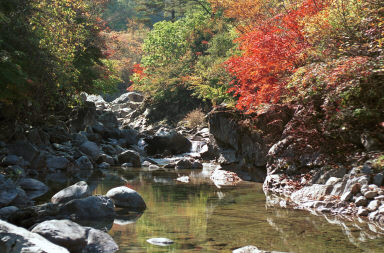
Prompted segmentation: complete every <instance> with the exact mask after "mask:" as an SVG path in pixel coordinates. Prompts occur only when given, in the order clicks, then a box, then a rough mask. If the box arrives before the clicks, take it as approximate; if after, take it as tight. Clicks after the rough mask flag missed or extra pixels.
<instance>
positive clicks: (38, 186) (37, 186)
mask: <svg viewBox="0 0 384 253" xmlns="http://www.w3.org/2000/svg"><path fill="white" fill-rule="evenodd" d="M19 185H20V187H21V188H23V190H25V191H48V186H46V185H45V184H44V183H43V182H41V181H39V180H37V179H33V178H23V179H21V180H20V181H19Z"/></svg>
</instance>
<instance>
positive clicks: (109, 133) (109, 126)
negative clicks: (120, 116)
mask: <svg viewBox="0 0 384 253" xmlns="http://www.w3.org/2000/svg"><path fill="white" fill-rule="evenodd" d="M98 120H99V121H100V122H101V123H103V125H104V127H105V132H104V135H103V136H104V137H108V138H118V137H119V136H120V131H119V130H118V126H119V122H118V121H117V118H116V115H115V114H114V113H113V112H111V111H106V112H103V113H102V114H101V115H99V116H98Z"/></svg>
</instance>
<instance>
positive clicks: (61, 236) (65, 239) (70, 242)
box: [32, 220, 118, 253]
mask: <svg viewBox="0 0 384 253" xmlns="http://www.w3.org/2000/svg"><path fill="white" fill-rule="evenodd" d="M32 232H34V233H38V234H40V235H42V236H44V237H45V238H47V239H48V240H49V241H51V242H53V243H55V244H57V245H60V246H63V247H65V248H67V249H69V250H70V251H71V252H74V253H77V252H78V253H91V252H115V251H117V250H118V246H117V245H116V243H115V242H114V241H113V239H112V238H111V236H109V235H108V234H107V233H105V232H102V231H100V230H97V229H93V228H89V227H82V226H80V225H78V224H77V223H74V222H72V221H70V220H49V221H44V222H42V223H40V224H38V225H37V226H35V227H34V228H33V230H32Z"/></svg>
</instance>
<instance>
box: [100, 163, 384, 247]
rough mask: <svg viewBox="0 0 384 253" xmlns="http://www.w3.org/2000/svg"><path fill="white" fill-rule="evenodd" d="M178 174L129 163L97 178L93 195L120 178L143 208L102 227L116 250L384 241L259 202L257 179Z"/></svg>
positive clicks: (380, 243) (372, 244) (345, 244)
mask: <svg viewBox="0 0 384 253" xmlns="http://www.w3.org/2000/svg"><path fill="white" fill-rule="evenodd" d="M180 175H188V172H184V173H182V172H180V171H179V172H164V171H152V172H150V171H147V172H145V171H142V170H139V169H134V170H130V171H125V172H120V173H118V174H116V175H115V176H108V177H106V178H105V179H103V180H101V181H99V184H98V187H97V188H96V190H95V193H97V194H104V193H106V192H107V191H108V190H109V189H110V188H112V187H115V186H120V185H122V184H127V185H128V186H129V187H131V188H133V189H135V190H137V191H138V192H139V193H140V195H141V196H142V197H143V198H144V200H145V201H146V203H147V206H148V209H147V210H146V211H145V212H144V213H143V214H142V216H141V217H136V219H137V220H135V218H134V217H133V218H132V217H131V218H132V219H133V220H131V221H125V222H122V221H121V220H117V221H116V220H115V223H114V224H113V227H112V229H111V230H110V231H109V233H110V235H111V236H112V237H113V238H114V239H115V241H116V242H117V243H118V245H119V246H120V251H119V252H231V250H233V249H236V248H239V247H242V246H246V245H255V246H257V247H258V248H260V249H265V250H277V251H286V252H297V253H299V252H313V253H316V252H383V251H382V249H383V247H384V239H383V238H382V237H381V236H378V235H377V234H374V233H372V232H370V231H369V229H366V230H361V229H359V227H358V226H357V224H352V223H339V224H335V223H336V222H333V224H332V223H330V222H328V221H327V219H325V218H324V217H320V216H314V215H311V214H310V213H308V212H306V211H297V210H287V209H281V208H273V207H272V208H271V207H268V208H266V204H265V196H264V193H263V191H262V188H261V184H257V183H248V182H242V183H241V184H239V185H237V186H230V187H223V188H221V189H217V188H216V187H215V186H214V185H212V184H210V183H209V182H207V179H204V178H198V179H196V177H195V178H194V180H191V183H189V184H185V183H181V182H177V181H176V180H175V179H176V178H177V177H178V176H180ZM328 219H329V218H328ZM331 219H332V218H331ZM331 219H329V220H331ZM359 226H360V227H361V226H363V225H362V224H359ZM153 237H166V238H169V239H171V240H173V241H174V242H175V243H174V244H172V245H170V246H167V247H160V246H155V245H151V244H149V243H148V242H147V241H146V240H147V239H149V238H153Z"/></svg>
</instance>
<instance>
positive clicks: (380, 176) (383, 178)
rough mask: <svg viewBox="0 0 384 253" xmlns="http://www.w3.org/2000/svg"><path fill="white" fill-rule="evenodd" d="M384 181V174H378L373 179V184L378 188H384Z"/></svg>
mask: <svg viewBox="0 0 384 253" xmlns="http://www.w3.org/2000/svg"><path fill="white" fill-rule="evenodd" d="M383 181H384V174H383V173H377V174H376V175H375V176H374V177H373V183H374V184H375V185H377V186H382V185H383Z"/></svg>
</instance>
